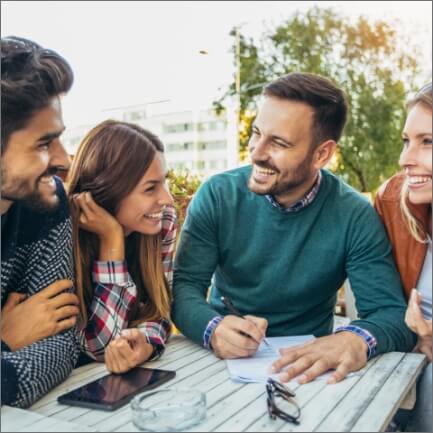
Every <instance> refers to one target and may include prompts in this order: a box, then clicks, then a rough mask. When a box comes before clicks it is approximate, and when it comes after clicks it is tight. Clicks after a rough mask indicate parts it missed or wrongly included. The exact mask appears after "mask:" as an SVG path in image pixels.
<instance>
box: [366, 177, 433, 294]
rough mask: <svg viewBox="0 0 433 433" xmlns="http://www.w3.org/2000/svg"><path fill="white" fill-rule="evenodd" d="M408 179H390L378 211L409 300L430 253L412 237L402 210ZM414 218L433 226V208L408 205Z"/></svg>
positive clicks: (381, 193)
mask: <svg viewBox="0 0 433 433" xmlns="http://www.w3.org/2000/svg"><path fill="white" fill-rule="evenodd" d="M404 178H405V175H404V174H403V173H398V174H396V175H395V176H393V177H391V178H390V179H388V180H387V181H386V182H385V183H384V184H383V185H382V186H381V187H380V189H379V192H378V193H377V196H376V200H375V203H374V207H375V208H376V210H377V212H378V213H379V215H380V217H381V218H382V221H383V223H384V225H385V228H386V231H387V233H388V237H389V239H390V241H391V244H392V252H393V254H394V259H395V262H396V264H397V268H398V271H399V272H400V276H401V281H402V283H403V287H404V292H405V295H406V299H408V298H409V295H410V291H411V290H412V289H413V288H414V287H416V284H417V282H418V278H419V275H420V274H421V270H422V266H423V264H424V259H425V256H426V252H427V244H422V243H420V242H417V241H416V240H415V239H414V237H413V236H412V235H411V233H410V231H409V228H408V226H407V224H406V222H405V220H404V217H403V214H402V211H401V209H400V193H401V188H402V185H403V181H404ZM408 207H409V209H410V211H411V212H412V214H413V216H414V217H415V218H416V219H417V220H419V221H420V223H421V224H422V226H423V227H428V225H429V224H430V225H431V212H430V206H429V205H425V206H424V205H413V204H411V203H410V202H408Z"/></svg>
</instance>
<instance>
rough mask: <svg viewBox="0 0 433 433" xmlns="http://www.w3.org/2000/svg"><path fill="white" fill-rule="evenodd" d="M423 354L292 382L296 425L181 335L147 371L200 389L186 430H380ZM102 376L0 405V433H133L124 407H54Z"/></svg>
mask: <svg viewBox="0 0 433 433" xmlns="http://www.w3.org/2000/svg"><path fill="white" fill-rule="evenodd" d="M425 365H426V358H425V356H424V355H420V354H415V353H400V352H392V353H388V354H384V355H380V356H377V357H376V358H374V359H373V360H371V361H369V362H368V364H367V366H366V367H365V368H364V369H363V370H361V374H357V375H353V376H351V377H348V378H346V379H345V380H343V381H342V382H340V383H338V384H335V385H327V384H326V381H325V380H316V381H314V382H311V383H308V384H305V385H299V386H297V387H296V389H295V391H296V400H297V402H298V404H299V405H300V406H301V410H302V412H301V418H300V421H301V423H300V425H298V426H296V425H293V424H290V423H286V422H284V421H282V420H279V419H277V420H271V419H270V418H269V416H268V414H267V407H266V390H265V386H264V384H243V383H235V382H232V381H231V379H230V378H229V374H228V370H227V367H226V364H225V362H224V361H222V360H220V359H218V358H216V357H215V356H214V355H213V354H212V353H211V352H209V351H207V350H205V349H203V348H201V347H199V346H198V345H196V344H194V343H192V342H190V341H189V340H187V339H186V338H184V337H182V336H174V337H172V338H171V340H170V341H169V343H168V345H167V350H166V352H165V354H164V355H163V357H162V358H161V359H159V360H158V361H155V362H148V363H145V364H144V365H143V366H147V367H149V368H163V369H168V370H175V371H176V377H175V379H173V380H171V381H170V382H167V383H166V384H164V385H163V387H174V386H175V387H182V388H183V387H186V388H195V389H198V390H200V391H202V392H205V393H206V398H207V415H206V419H205V420H204V421H203V422H202V423H201V424H199V425H197V426H195V427H193V428H192V429H191V430H189V431H201V432H210V431H214V432H242V431H251V432H260V431H266V432H277V431H281V432H286V431H328V432H331V431H332V432H339V431H341V432H348V431H355V432H356V431H357V432H359V431H364V432H374V431H383V430H384V429H385V428H386V427H387V425H388V424H389V422H390V420H391V419H392V417H393V416H394V414H395V412H396V411H397V409H398V408H399V407H405V408H410V407H411V406H413V403H414V397H415V394H414V390H415V386H414V385H415V384H416V380H417V378H418V376H419V375H420V373H421V372H422V370H423V368H424V366H425ZM105 374H107V371H106V369H105V366H104V365H103V364H98V363H92V364H89V365H85V366H83V367H80V368H77V369H75V370H74V371H73V372H72V374H71V375H70V377H69V378H68V379H67V380H66V381H65V382H64V383H62V384H61V385H59V386H57V387H56V388H54V389H53V390H52V391H51V392H50V393H49V394H47V395H46V396H44V397H43V398H42V399H40V400H39V401H37V402H36V403H35V404H34V405H33V406H32V407H31V408H30V409H27V410H22V409H16V408H12V407H8V406H2V408H1V430H2V431H125V432H126V431H138V430H137V429H136V427H135V426H134V425H133V424H132V421H131V409H130V407H129V404H128V405H126V406H124V407H122V408H120V409H118V410H117V411H114V412H104V411H99V410H93V409H84V408H78V407H72V406H65V405H60V404H58V403H57V397H58V396H59V395H61V394H63V393H65V392H68V391H71V390H73V389H75V388H78V387H79V386H81V385H83V384H85V383H88V382H91V381H93V380H95V379H97V378H99V377H101V376H103V375H105Z"/></svg>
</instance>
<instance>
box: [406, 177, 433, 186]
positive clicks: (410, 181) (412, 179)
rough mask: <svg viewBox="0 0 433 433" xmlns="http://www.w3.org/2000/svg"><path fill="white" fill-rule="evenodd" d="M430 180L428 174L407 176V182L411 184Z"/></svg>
mask: <svg viewBox="0 0 433 433" xmlns="http://www.w3.org/2000/svg"><path fill="white" fill-rule="evenodd" d="M431 180H432V179H431V177H428V176H409V184H411V185H416V184H420V183H426V182H431Z"/></svg>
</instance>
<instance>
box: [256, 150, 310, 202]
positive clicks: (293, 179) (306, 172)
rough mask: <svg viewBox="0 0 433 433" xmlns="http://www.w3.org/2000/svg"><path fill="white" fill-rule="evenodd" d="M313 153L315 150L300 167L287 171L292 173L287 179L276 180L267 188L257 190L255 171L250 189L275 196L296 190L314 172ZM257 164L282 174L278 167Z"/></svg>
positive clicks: (260, 193)
mask: <svg viewBox="0 0 433 433" xmlns="http://www.w3.org/2000/svg"><path fill="white" fill-rule="evenodd" d="M313 155H314V152H311V151H310V152H309V153H308V155H307V156H306V157H305V159H304V160H303V161H302V162H301V164H300V165H299V166H298V167H296V168H295V169H294V170H292V171H291V172H289V173H287V174H290V176H289V178H288V179H287V180H282V181H280V182H276V183H274V184H273V185H272V186H270V187H269V188H268V189H267V190H257V189H256V188H254V184H253V181H252V177H253V173H252V174H251V177H250V179H249V182H248V187H249V189H250V190H251V191H252V192H254V193H256V194H258V195H272V196H273V197H275V196H278V195H281V194H285V193H287V192H289V191H291V190H295V189H296V188H298V187H299V186H301V185H303V184H304V183H306V182H307V181H308V180H309V179H310V178H311V176H312V173H313V170H312V169H311V164H312V161H313ZM255 165H257V166H258V167H260V168H264V169H269V170H272V171H275V172H276V175H278V174H280V171H279V170H278V169H277V168H276V167H273V166H271V165H269V164H261V163H255ZM286 177H287V175H286Z"/></svg>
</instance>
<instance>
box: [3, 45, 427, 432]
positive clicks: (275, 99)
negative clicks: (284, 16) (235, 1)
mask: <svg viewBox="0 0 433 433" xmlns="http://www.w3.org/2000/svg"><path fill="white" fill-rule="evenodd" d="M72 83H73V72H72V69H71V67H70V65H69V64H68V62H67V61H66V60H65V59H64V58H63V57H62V56H61V55H59V54H58V53H56V52H54V51H53V50H50V49H46V48H43V47H41V46H40V45H38V44H37V43H35V42H33V41H30V40H27V39H24V38H20V37H5V38H2V39H1V92H2V104H1V122H2V127H1V152H2V158H1V230H2V232H1V234H2V239H1V402H2V404H8V405H13V406H17V407H23V408H25V407H29V406H31V405H32V404H33V403H34V402H35V401H36V400H37V399H39V398H40V397H41V396H43V395H44V394H45V393H47V392H48V391H49V390H50V389H51V388H53V387H54V386H56V385H58V384H59V383H60V382H62V381H63V380H65V379H66V378H67V376H68V375H69V374H70V372H71V371H72V370H73V368H75V367H76V366H77V365H82V364H84V363H86V362H89V361H90V360H93V361H99V362H105V365H106V367H107V369H108V370H109V371H111V372H113V373H122V372H125V371H128V370H129V369H131V368H133V367H135V366H138V365H140V364H142V363H144V362H146V361H149V360H154V359H156V358H158V357H160V356H162V355H163V353H164V348H165V344H166V342H167V339H168V338H169V336H170V332H171V329H172V324H173V323H174V324H175V325H176V327H177V328H178V329H179V330H180V331H181V332H182V333H183V334H184V335H185V336H186V337H188V338H190V339H191V340H192V341H194V342H195V343H197V344H199V345H201V346H203V347H205V348H206V349H208V350H210V351H213V352H214V353H215V355H216V356H217V357H219V358H222V359H227V358H238V357H249V356H252V355H254V353H255V352H256V350H257V349H258V347H259V345H260V343H261V342H262V340H263V338H264V337H265V336H283V335H284V336H286V335H304V334H313V335H314V336H315V337H317V338H316V339H314V340H313V341H312V342H309V343H307V344H305V345H302V346H297V347H294V348H288V349H285V350H282V351H281V356H280V358H279V359H278V360H277V361H276V362H275V363H274V364H273V365H272V370H273V371H274V372H276V373H280V376H279V377H280V380H281V381H282V382H286V381H288V380H290V379H292V378H294V377H298V380H299V381H300V382H301V383H306V382H309V381H311V380H314V378H316V377H317V376H318V375H320V374H322V373H324V372H325V371H328V370H333V372H332V374H331V376H330V378H329V379H328V381H329V383H330V384H332V383H336V382H339V381H341V380H342V379H344V377H345V376H346V375H347V374H348V373H349V372H353V371H357V370H359V369H361V368H362V367H364V366H365V365H366V363H367V361H368V360H369V359H371V358H372V357H374V356H376V355H378V354H380V353H384V352H390V351H402V352H411V351H413V350H414V351H418V352H422V353H424V354H425V355H426V356H427V357H428V360H429V361H431V358H432V322H431V315H432V241H431V236H432V220H431V218H432V205H431V201H432V85H431V83H429V84H427V85H425V86H424V87H422V88H421V89H420V90H419V91H418V93H417V94H416V95H415V96H414V97H412V98H411V99H410V100H409V102H408V104H407V118H406V122H405V125H404V129H403V131H402V151H401V155H400V160H399V163H400V166H401V168H402V170H401V172H399V173H397V174H396V175H395V176H393V177H392V178H391V179H389V180H388V181H386V182H385V183H384V185H383V186H382V187H381V188H380V190H379V191H378V193H377V197H376V199H375V204H374V207H373V206H372V205H371V204H370V202H369V201H368V200H367V199H366V198H365V197H363V196H362V195H361V194H360V193H358V192H357V191H356V190H355V189H353V188H351V187H350V186H349V185H347V184H346V183H345V182H343V181H342V180H341V179H340V178H339V177H337V176H335V175H334V174H332V173H331V172H330V171H328V170H327V169H326V168H325V167H326V166H327V164H328V163H329V162H330V160H331V158H332V157H333V156H334V155H335V152H336V150H337V143H338V141H339V139H340V137H341V135H342V133H343V129H344V126H345V123H346V120H347V112H348V106H347V102H346V97H345V94H344V92H343V91H342V90H341V89H340V88H339V87H338V86H336V85H335V84H334V83H332V82H331V81H330V80H328V79H326V78H324V77H321V76H318V75H313V74H308V73H291V74H288V75H286V76H283V77H281V78H279V79H277V80H275V81H273V82H271V83H269V84H268V85H267V86H266V87H264V90H263V95H264V98H263V103H262V104H261V106H260V109H259V111H258V114H257V117H256V118H255V120H254V123H253V126H252V133H251V137H250V141H249V155H250V159H251V164H250V165H248V166H244V167H241V168H237V169H234V170H230V171H227V172H223V173H221V174H217V175H215V176H213V177H211V178H210V179H209V180H207V181H205V182H204V183H203V184H202V186H201V187H200V188H199V190H198V191H197V193H196V194H195V196H194V198H193V200H192V202H191V203H190V205H189V207H188V213H187V217H186V220H185V223H184V225H183V227H182V230H181V233H180V241H179V245H178V246H177V247H176V239H177V237H178V236H177V223H176V212H175V209H174V206H173V198H172V196H171V195H170V192H169V189H168V186H167V183H166V174H167V168H166V165H165V162H164V146H163V144H162V142H161V141H160V139H159V138H158V137H157V136H156V135H154V134H153V133H152V132H150V131H147V130H145V129H143V128H142V127H140V126H138V125H135V124H133V123H127V122H122V121H116V120H106V121H104V122H102V123H100V124H99V125H97V126H96V127H94V128H93V129H92V130H91V131H89V132H88V134H87V135H86V136H85V137H84V139H83V140H82V142H81V144H80V146H79V148H78V151H77V153H76V155H75V156H74V158H73V161H72V163H71V162H70V158H69V156H68V154H67V152H66V151H65V149H64V148H63V146H62V144H61V134H62V132H63V131H64V129H65V126H64V124H63V119H62V110H61V97H62V95H63V94H65V93H67V92H68V91H69V90H70V88H71V86H72ZM372 145H374V144H372ZM62 172H67V173H68V174H67V178H66V181H65V182H63V181H62V180H61V179H60V178H59V177H57V176H56V174H60V173H62ZM175 253H176V254H175ZM346 279H348V280H349V281H350V285H351V288H352V290H353V293H354V296H355V299H356V308H357V311H358V315H359V319H357V320H354V321H352V322H351V323H350V324H348V325H347V326H342V327H339V328H337V329H336V330H334V329H333V322H334V309H335V303H336V299H337V293H338V290H339V288H340V287H341V286H342V285H343V283H344V281H345V280H346ZM222 296H224V297H227V298H229V299H231V300H232V302H233V304H234V305H235V306H236V308H237V309H238V310H239V311H240V312H241V313H242V315H243V317H237V316H235V315H232V314H230V313H229V311H227V309H226V307H225V305H224V304H223V302H221V297H222ZM431 377H432V369H431V363H429V364H428V367H427V368H426V369H425V371H424V373H423V376H422V378H421V380H420V382H419V384H418V399H417V404H416V407H415V409H414V412H413V413H412V414H411V415H410V416H409V418H408V421H407V422H408V427H407V428H413V429H414V430H413V431H431V423H432V414H431V410H432V407H431V405H432V399H431V391H432V388H431ZM415 413H416V416H414V414H415ZM411 423H412V424H411ZM411 426H412V427H411Z"/></svg>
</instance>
